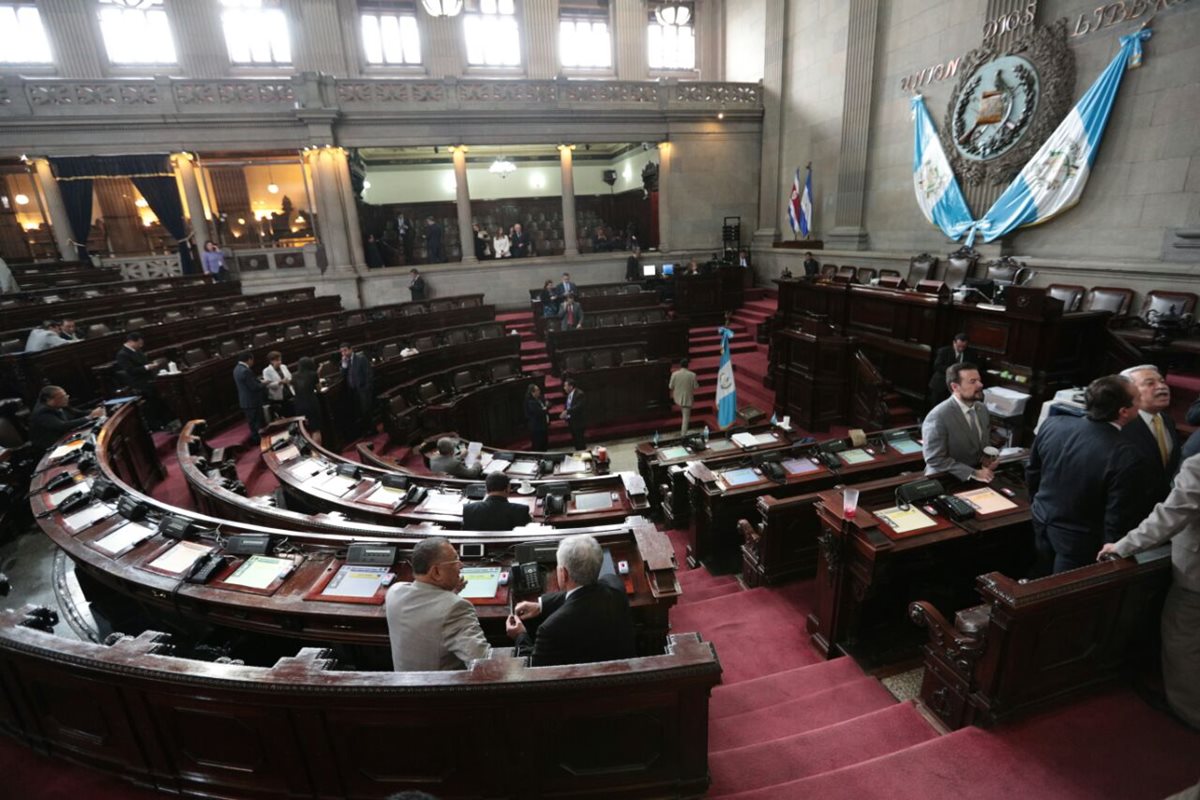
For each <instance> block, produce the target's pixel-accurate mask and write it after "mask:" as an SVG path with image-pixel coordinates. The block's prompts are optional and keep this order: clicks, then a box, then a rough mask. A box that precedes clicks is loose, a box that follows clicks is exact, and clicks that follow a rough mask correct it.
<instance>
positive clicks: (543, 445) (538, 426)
mask: <svg viewBox="0 0 1200 800" xmlns="http://www.w3.org/2000/svg"><path fill="white" fill-rule="evenodd" d="M549 411H550V407H549V406H547V405H546V400H545V398H543V397H542V390H541V389H540V388H539V387H538V385H537V384H536V383H535V384H530V386H529V390H528V391H526V392H525V419H526V420H528V422H529V440H530V441H531V442H532V443H533V444H532V445H531V449H533V450H535V451H539V452H541V451H545V450H549V449H550V444H549V431H548V430H547V426H548V425H549V422H550V414H549Z"/></svg>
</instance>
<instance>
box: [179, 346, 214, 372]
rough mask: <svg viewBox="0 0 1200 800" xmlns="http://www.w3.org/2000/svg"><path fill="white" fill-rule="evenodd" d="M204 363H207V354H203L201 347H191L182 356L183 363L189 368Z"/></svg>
mask: <svg viewBox="0 0 1200 800" xmlns="http://www.w3.org/2000/svg"><path fill="white" fill-rule="evenodd" d="M205 361H208V353H206V352H204V348H202V347H193V348H191V349H190V350H188V351H187V352H185V353H184V354H183V363H184V364H187V365H188V366H189V367H194V366H196V365H197V364H203V363H204V362H205Z"/></svg>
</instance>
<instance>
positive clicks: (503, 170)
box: [488, 158, 517, 178]
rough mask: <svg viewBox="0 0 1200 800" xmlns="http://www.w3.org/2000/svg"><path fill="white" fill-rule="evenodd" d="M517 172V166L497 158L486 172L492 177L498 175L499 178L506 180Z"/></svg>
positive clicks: (505, 159) (504, 159)
mask: <svg viewBox="0 0 1200 800" xmlns="http://www.w3.org/2000/svg"><path fill="white" fill-rule="evenodd" d="M516 171H517V165H516V164H514V163H513V162H511V161H509V160H508V159H507V158H497V159H496V160H495V161H493V162H492V165H491V166H490V167H488V172H490V173H492V174H493V175H499V176H500V177H501V178H507V177H508V176H509V175H512V174H513V173H514V172H516Z"/></svg>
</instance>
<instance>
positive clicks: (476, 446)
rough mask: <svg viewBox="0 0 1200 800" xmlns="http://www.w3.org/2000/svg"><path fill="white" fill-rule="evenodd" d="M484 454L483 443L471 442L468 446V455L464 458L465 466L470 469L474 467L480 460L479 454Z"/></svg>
mask: <svg viewBox="0 0 1200 800" xmlns="http://www.w3.org/2000/svg"><path fill="white" fill-rule="evenodd" d="M481 452H483V442H470V443H469V444H467V455H466V457H464V458H463V464H465V465H466V466H468V467H471V466H474V464H475V462H476V461H478V460H479V454H480V453H481Z"/></svg>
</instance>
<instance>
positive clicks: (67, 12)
mask: <svg viewBox="0 0 1200 800" xmlns="http://www.w3.org/2000/svg"><path fill="white" fill-rule="evenodd" d="M37 5H38V13H39V14H40V16H41V18H42V25H43V26H44V27H45V30H46V38H47V39H49V40H50V47H51V48H52V49H53V51H54V65H55V67H56V68H57V75H56V77H59V78H103V77H105V74H104V56H103V55H102V52H103V47H104V45H103V43H102V42H101V39H100V27H99V25H97V24H96V20H95V16H94V15H95V13H96V5H97V4H96V3H80V2H79V1H78V0H40V2H38V4H37Z"/></svg>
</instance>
